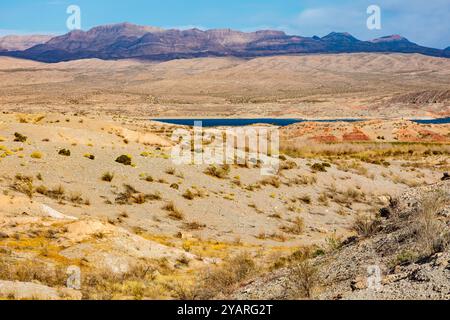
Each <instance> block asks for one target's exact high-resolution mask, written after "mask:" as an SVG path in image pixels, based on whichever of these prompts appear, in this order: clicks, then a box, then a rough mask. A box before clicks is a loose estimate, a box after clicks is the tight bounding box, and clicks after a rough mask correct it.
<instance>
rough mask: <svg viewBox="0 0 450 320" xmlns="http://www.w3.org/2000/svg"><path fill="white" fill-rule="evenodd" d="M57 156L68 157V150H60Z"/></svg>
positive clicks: (69, 153)
mask: <svg viewBox="0 0 450 320" xmlns="http://www.w3.org/2000/svg"><path fill="white" fill-rule="evenodd" d="M58 154H59V155H60V156H65V157H70V155H71V152H70V150H68V149H61V150H59V152H58Z"/></svg>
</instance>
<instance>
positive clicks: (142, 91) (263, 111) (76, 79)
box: [0, 53, 450, 118]
mask: <svg viewBox="0 0 450 320" xmlns="http://www.w3.org/2000/svg"><path fill="white" fill-rule="evenodd" d="M449 61H450V60H448V59H442V58H433V57H426V56H423V55H405V54H375V53H369V54H359V53H356V54H327V55H310V56H277V57H264V58H256V59H252V60H246V59H237V58H199V59H186V60H173V61H168V62H162V63H150V62H143V61H137V60H119V61H104V60H98V59H87V60H78V61H70V62H62V63H56V64H45V63H39V62H32V61H28V60H20V59H14V58H6V57H2V58H0V80H1V82H0V83H1V84H0V88H1V93H0V95H1V101H2V107H3V108H4V109H9V110H15V111H18V112H20V111H21V110H22V111H23V110H36V111H39V110H41V111H42V110H49V109H51V110H60V111H74V112H77V111H94V110H97V111H107V112H111V113H116V112H127V113H129V114H137V115H145V116H147V117H153V116H154V117H173V116H177V117H189V116H192V115H195V116H196V117H205V116H206V117H214V116H225V117H227V116H232V117H251V116H253V115H258V116H259V117H261V116H262V117H303V118H321V117H323V118H342V116H343V115H344V116H345V117H358V118H373V117H389V118H393V117H397V118H399V117H409V118H418V117H445V116H448V114H449V103H448V88H449V85H450V83H449V82H450V80H449V79H450V77H449V75H450V62H449Z"/></svg>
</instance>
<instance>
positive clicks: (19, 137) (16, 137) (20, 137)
mask: <svg viewBox="0 0 450 320" xmlns="http://www.w3.org/2000/svg"><path fill="white" fill-rule="evenodd" d="M27 140H28V137H27V136H24V135H22V134H20V133H18V132H16V133H14V142H26V141H27Z"/></svg>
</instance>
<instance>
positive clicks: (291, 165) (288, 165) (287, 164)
mask: <svg viewBox="0 0 450 320" xmlns="http://www.w3.org/2000/svg"><path fill="white" fill-rule="evenodd" d="M296 168H297V163H295V162H294V161H290V160H288V161H283V162H282V163H281V164H280V171H281V170H292V169H296Z"/></svg>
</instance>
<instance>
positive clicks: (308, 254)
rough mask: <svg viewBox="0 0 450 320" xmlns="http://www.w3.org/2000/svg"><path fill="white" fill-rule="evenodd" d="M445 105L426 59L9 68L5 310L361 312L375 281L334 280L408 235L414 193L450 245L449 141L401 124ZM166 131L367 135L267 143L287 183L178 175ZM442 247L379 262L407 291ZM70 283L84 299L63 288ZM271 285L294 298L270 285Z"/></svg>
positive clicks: (2, 83)
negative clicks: (327, 303) (211, 307)
mask: <svg viewBox="0 0 450 320" xmlns="http://www.w3.org/2000/svg"><path fill="white" fill-rule="evenodd" d="M449 88H450V60H449V59H444V58H432V57H426V56H422V55H418V54H417V55H416V54H414V55H406V54H339V55H331V54H330V55H311V56H277V57H265V58H257V59H252V60H242V59H235V58H201V59H189V60H174V61H170V62H161V63H150V62H142V61H132V60H122V61H101V60H79V61H72V62H63V63H57V64H44V63H38V62H32V61H27V60H19V59H13V58H0V108H1V109H0V110H1V111H2V114H1V115H0V167H1V172H0V190H1V191H2V193H1V195H0V227H1V229H0V266H1V268H0V270H1V273H0V297H2V298H6V299H35V298H45V299H80V298H84V299H174V298H175V299H197V298H203V299H212V298H217V297H226V298H242V297H244V298H250V299H251V298H269V299H270V298H280V297H281V298H353V297H354V296H355V294H354V292H355V291H358V290H365V289H366V288H364V287H358V286H357V284H358V283H359V282H361V277H363V276H364V271H361V269H358V270H356V271H353V270H352V273H351V275H350V276H349V277H351V279H344V280H342V279H341V278H339V275H338V276H336V277H335V278H333V279H332V281H331V282H330V281H327V279H324V277H323V273H326V272H325V271H324V270H329V268H332V266H333V265H337V267H336V268H343V267H342V265H340V264H339V263H340V262H341V261H342V259H344V258H345V259H353V258H354V257H353V256H352V255H350V254H349V253H348V251H350V250H351V248H350V249H349V246H363V245H364V243H365V241H374V240H373V238H374V237H375V238H376V237H378V238H380V237H381V238H382V235H380V233H383V232H385V233H386V232H388V231H387V230H390V229H389V228H392V224H395V223H393V222H392V221H391V220H387V221H386V220H383V219H387V218H389V217H390V216H391V215H394V213H395V214H398V217H401V218H402V219H403V216H402V215H401V214H400V213H401V212H402V211H401V210H403V207H402V205H404V204H405V201H406V202H407V201H408V199H409V198H408V199H407V200H405V197H404V196H403V198H402V197H401V195H402V194H404V193H405V192H406V194H410V193H412V192H413V191H411V190H422V189H420V188H428V189H426V192H425V191H424V192H421V191H417V192H418V193H419V195H420V196H423V197H424V198H426V199H425V200H424V201H422V202H421V200H418V201H419V205H418V208H421V206H423V205H424V203H425V204H427V203H428V202H427V201H429V200H427V199H428V198H429V197H431V196H435V195H436V194H439V197H438V198H436V199H437V200H436V201H435V202H436V203H438V204H439V205H440V207H439V208H437V209H436V210H435V211H433V212H432V216H433V217H432V218H430V219H435V217H437V218H436V219H437V220H436V221H439V226H441V223H444V224H446V227H444V228H443V229H442V230H441V229H439V230H441V231H442V232H441V233H439V237H441V238H442V239H446V237H448V215H447V216H446V215H442V216H439V215H438V213H440V212H441V211H442V208H441V207H444V208H445V207H446V206H447V208H448V205H449V187H448V186H449V185H448V182H445V181H444V182H440V183H439V184H437V185H436V183H438V182H439V181H440V180H441V178H442V177H443V174H444V173H445V172H448V171H450V163H449V161H450V160H449V154H450V145H449V142H450V125H449V124H442V125H437V124H433V125H431V124H430V125H425V124H421V125H420V124H417V123H415V122H412V121H409V120H408V119H414V118H439V117H441V118H442V117H448V116H449V115H450V89H449ZM164 117H167V118H190V117H195V118H223V117H233V118H252V117H256V118H264V117H270V118H278V117H279V118H292V117H296V118H306V119H335V118H338V119H343V118H361V119H365V121H362V122H357V123H344V122H336V123H322V122H320V123H319V122H307V123H301V124H295V125H291V126H288V127H283V128H276V127H273V130H279V132H280V137H281V156H280V160H281V166H280V170H279V171H278V172H277V173H276V175H275V176H271V177H264V176H261V174H260V169H259V168H257V167H253V166H252V165H251V164H247V165H239V166H238V165H232V166H208V165H202V166H196V165H192V164H187V165H180V166H177V165H174V163H173V162H172V160H171V158H170V155H171V147H172V146H173V144H174V142H173V141H172V140H171V139H170V138H171V134H172V132H173V131H174V130H175V129H176V128H177V126H174V125H169V124H164V123H159V122H155V121H151V120H150V119H151V118H164ZM187 129H188V128H187ZM430 186H431V187H430ZM433 186H436V190H437V189H439V192H437V191H431V192H430V191H429V189H430V188H431V189H432V190H434V189H433V188H434V187H433ZM411 188H413V189H411ZM417 188H419V189H417ZM429 193H431V196H430V195H429ZM413 194H414V196H413V198H414V199H416V200H417V199H418V198H419V197H417V196H416V194H415V193H413ZM397 199H399V200H397ZM438 200H439V201H438ZM402 201H403V202H402ZM418 210H419V209H418ZM391 211H392V213H391V214H390V215H387V212H391ZM419 211H420V210H419ZM422 211H423V210H422ZM435 215H436V216H435ZM388 216H389V217H388ZM438 216H439V217H438ZM399 219H400V218H399ZM413 220H414V219H413ZM408 221H409V220H408ZM411 221H412V220H411ZM433 221H434V220H433ZM413 222H414V223H416V222H415V220H414V221H413ZM411 223H412V222H411ZM433 223H434V222H433ZM405 224H406V223H405ZM414 226H415V227H416V228H417V225H414ZM427 226H428V225H427ZM429 227H430V230H431V226H429ZM433 227H436V226H435V224H433ZM436 228H437V227H436ZM396 230H398V229H396ZM427 230H428V229H427ZM436 230H438V229H436ZM419 234H420V233H419ZM410 236H411V237H414V236H416V234H415V233H412V234H411V235H410ZM378 238H376V239H378ZM349 239H350V240H349ZM432 240H433V239H432ZM434 240H435V239H434ZM434 240H433V241H434ZM423 241H425V240H423ZM426 241H431V240H430V239H426ZM426 241H425V244H427V243H428V242H426ZM412 242H413V243H416V242H417V243H418V244H421V243H422V242H420V241H419V240H418V241H416V242H414V241H412ZM444 242H445V241H444ZM355 243H356V244H355ZM408 243H409V242H408ZM424 246H425V245H424ZM425 247H426V246H425ZM358 248H359V247H358ZM442 248H444V247H442ZM445 248H446V249H444V251H442V250H441V251H439V250H435V251H433V252H431V251H432V250H431V251H430V248H429V247H426V249H424V247H422V246H415V245H411V246H408V247H405V248H403V247H402V248H401V250H400V249H399V250H397V251H395V250H393V251H391V252H389V254H386V253H385V252H376V253H374V255H375V256H374V257H376V255H377V254H383V257H389V259H387V258H386V259H385V260H382V261H380V262H379V263H380V264H382V267H383V270H384V271H385V272H386V274H389V275H392V274H394V275H395V274H404V273H407V272H409V271H410V270H409V269H407V270H406V269H405V270H402V268H403V267H404V266H405V262H406V266H407V267H410V266H411V265H414V264H415V263H416V262H417V261H419V260H420V259H422V258H423V257H424V256H426V255H427V254H428V256H433V255H434V254H439V253H440V254H443V255H444V257H446V255H448V249H447V247H445ZM342 250H346V251H344V253H345V254H343V255H342V258H340V257H339V252H341V251H342ZM361 250H362V249H361ZM445 250H447V251H445ZM429 251H430V252H429ZM442 252H443V253H442ZM441 256H442V255H441ZM441 256H440V257H441ZM352 257H353V258H352ZM374 257H372V258H373V259H374V260H377V259H375V258H374ZM317 259H319V260H317ZM369 260H370V259H369ZM317 261H318V262H317ZM324 261H325V262H324ZM330 261H331V262H330ZM447 265H448V262H447ZM447 265H446V266H445V268H446V267H447ZM70 266H78V267H80V268H81V271H82V287H81V290H73V289H67V288H65V284H66V279H67V273H66V270H67V268H68V267H70ZM319 268H320V270H319V271H316V269H319ZM327 268H328V269H327ZM445 268H444V269H443V270H447V269H445ZM286 270H287V271H286ZM336 270H337V269H336ZM439 270H440V269H439ZM434 271H435V270H434ZM441 271H442V270H441ZM411 272H412V271H411ZM436 272H437V271H436ZM439 272H440V271H439ZM442 272H448V271H442ZM278 274H281V276H280V277H281V278H282V279H285V278H288V279H290V278H289V277H292V279H293V280H292V281H288V282H289V283H290V284H291V285H290V287H289V288H287V287H284V286H282V288H281V289H280V288H279V286H280V283H279V282H277V283H276V284H275V285H273V284H272V283H271V281H266V280H264V281H262V280H261V279H272V280H273V279H278V278H277V277H276V276H277V275H278ZM330 274H331V273H330ZM321 276H322V277H321ZM333 276H334V274H333ZM341 276H342V274H341ZM260 277H262V278H260ZM313 278H314V279H316V278H317V279H316V280H314V281H313V280H311V279H313ZM325 278H326V277H325ZM391 278H392V277H391ZM391 278H389V277H386V279H391ZM307 279H310V281H308V280H307ZM403 279H404V278H401V280H403ZM439 279H440V278H439ZM328 280H329V279H328ZM347 280H348V281H350V282H349V283H347V282H348V281H347ZM346 281H347V282H346ZM389 281H392V282H389V283H388V284H392V283H394V284H395V285H397V284H398V285H399V286H400V285H403V284H399V283H397V282H395V280H389ZM398 281H400V280H398ZM439 281H440V280H439ZM261 282H263V283H262V284H261ZM362 282H363V281H362ZM256 284H258V286H257V288H255V287H252V285H254V286H256ZM265 284H266V285H267V287H265V286H264V285H265ZM293 284H294V285H293ZM407 285H410V283H408V284H407ZM277 286H278V287H277ZM355 286H356V289H354V287H355ZM261 288H262V289H261ZM274 288H275V289H274ZM330 288H332V289H330ZM396 288H397V287H396ZM442 288H443V289H442V291H443V292H444V293H442V294H443V295H442V296H441V295H440V294H441V293H439V294H436V296H433V297H435V298H442V297H445V290H446V289H445V288H446V287H445V285H444V286H443V287H442ZM280 290H281V291H282V292H283V293H284V295H281V294H280V293H279V292H280ZM399 290H400V289H398V288H397V289H396V290H392V292H391V291H389V292H388V293H386V295H387V297H388V298H389V297H391V298H398V296H399V294H398V292H399ZM420 290H422V288H421V289H420ZM423 290H425V289H423ZM348 292H350V293H348ZM400 292H401V290H400ZM412 292H413V293H411V294H412V295H413V294H414V291H412ZM425 292H426V290H425ZM347 294H348V295H347ZM389 294H390V295H389ZM447 295H448V292H447ZM400 296H401V295H400ZM356 297H364V298H367V297H366V296H364V295H363V293H361V294H360V296H358V295H356Z"/></svg>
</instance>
